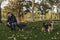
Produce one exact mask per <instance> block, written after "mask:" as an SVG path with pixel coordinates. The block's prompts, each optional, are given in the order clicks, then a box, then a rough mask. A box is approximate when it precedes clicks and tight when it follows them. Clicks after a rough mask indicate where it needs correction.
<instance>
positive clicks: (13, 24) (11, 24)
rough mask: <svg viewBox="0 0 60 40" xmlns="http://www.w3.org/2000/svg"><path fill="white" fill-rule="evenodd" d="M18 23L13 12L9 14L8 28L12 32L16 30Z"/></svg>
mask: <svg viewBox="0 0 60 40" xmlns="http://www.w3.org/2000/svg"><path fill="white" fill-rule="evenodd" d="M16 23H17V20H16V17H15V16H14V15H13V14H12V13H11V12H8V18H7V26H8V27H9V28H11V30H15V27H16Z"/></svg>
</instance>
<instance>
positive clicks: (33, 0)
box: [32, 0, 35, 21]
mask: <svg viewBox="0 0 60 40" xmlns="http://www.w3.org/2000/svg"><path fill="white" fill-rule="evenodd" d="M34 2H35V0H32V21H35V17H34Z"/></svg>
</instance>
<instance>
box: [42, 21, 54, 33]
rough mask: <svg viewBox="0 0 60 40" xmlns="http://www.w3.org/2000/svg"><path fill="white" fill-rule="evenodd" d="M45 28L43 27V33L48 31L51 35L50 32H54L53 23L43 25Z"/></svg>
mask: <svg viewBox="0 0 60 40" xmlns="http://www.w3.org/2000/svg"><path fill="white" fill-rule="evenodd" d="M42 26H43V27H42V31H45V30H48V33H50V31H52V30H53V22H51V23H48V24H47V23H43V25H42Z"/></svg>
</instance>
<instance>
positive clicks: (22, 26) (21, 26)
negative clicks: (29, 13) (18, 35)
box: [17, 22, 26, 31]
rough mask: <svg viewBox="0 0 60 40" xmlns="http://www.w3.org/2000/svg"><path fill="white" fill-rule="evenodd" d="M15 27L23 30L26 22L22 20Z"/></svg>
mask: <svg viewBox="0 0 60 40" xmlns="http://www.w3.org/2000/svg"><path fill="white" fill-rule="evenodd" d="M17 27H19V28H20V29H21V30H22V31H24V29H25V27H26V23H23V22H20V23H17ZM19 31H20V30H19Z"/></svg>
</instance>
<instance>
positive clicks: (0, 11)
mask: <svg viewBox="0 0 60 40" xmlns="http://www.w3.org/2000/svg"><path fill="white" fill-rule="evenodd" d="M0 23H2V21H1V3H0Z"/></svg>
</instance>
